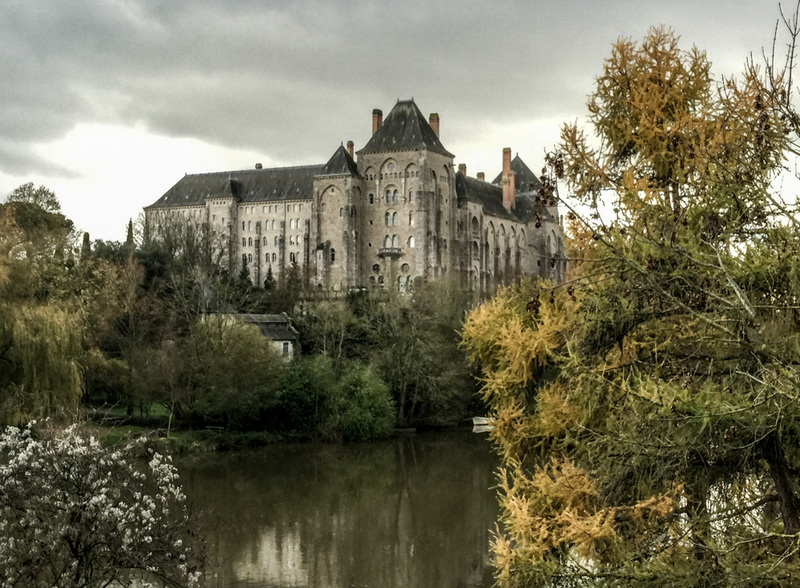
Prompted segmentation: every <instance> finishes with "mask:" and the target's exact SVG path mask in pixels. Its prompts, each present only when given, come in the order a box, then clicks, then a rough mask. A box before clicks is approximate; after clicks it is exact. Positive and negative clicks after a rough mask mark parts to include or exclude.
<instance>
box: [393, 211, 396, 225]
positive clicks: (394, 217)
mask: <svg viewBox="0 0 800 588" xmlns="http://www.w3.org/2000/svg"><path fill="white" fill-rule="evenodd" d="M392 226H393V227H396V226H397V213H396V212H393V213H392Z"/></svg>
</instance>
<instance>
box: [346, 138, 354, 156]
mask: <svg viewBox="0 0 800 588" xmlns="http://www.w3.org/2000/svg"><path fill="white" fill-rule="evenodd" d="M353 147H355V145H353V142H352V141H348V142H347V152H348V153H349V154H350V157H351V158H352V157H353Z"/></svg>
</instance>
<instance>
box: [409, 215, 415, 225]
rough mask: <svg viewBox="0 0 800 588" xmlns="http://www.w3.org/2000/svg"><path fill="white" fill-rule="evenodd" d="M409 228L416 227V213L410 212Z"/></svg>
mask: <svg viewBox="0 0 800 588" xmlns="http://www.w3.org/2000/svg"><path fill="white" fill-rule="evenodd" d="M408 226H409V227H413V226H414V213H413V212H409V213H408Z"/></svg>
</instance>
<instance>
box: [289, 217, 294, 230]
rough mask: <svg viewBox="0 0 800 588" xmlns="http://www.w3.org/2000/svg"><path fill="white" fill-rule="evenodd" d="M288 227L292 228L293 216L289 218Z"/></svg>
mask: <svg viewBox="0 0 800 588" xmlns="http://www.w3.org/2000/svg"><path fill="white" fill-rule="evenodd" d="M289 228H290V229H293V228H294V219H293V218H291V219H289Z"/></svg>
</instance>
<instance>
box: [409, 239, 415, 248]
mask: <svg viewBox="0 0 800 588" xmlns="http://www.w3.org/2000/svg"><path fill="white" fill-rule="evenodd" d="M408 248H409V249H414V237H409V238H408Z"/></svg>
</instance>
